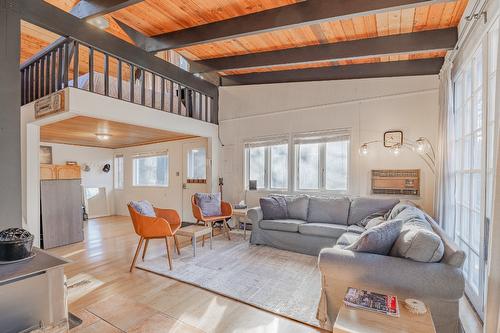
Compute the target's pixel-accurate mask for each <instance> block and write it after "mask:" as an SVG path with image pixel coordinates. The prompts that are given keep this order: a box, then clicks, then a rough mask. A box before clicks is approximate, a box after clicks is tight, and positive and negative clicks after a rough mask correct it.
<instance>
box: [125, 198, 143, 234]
mask: <svg viewBox="0 0 500 333" xmlns="http://www.w3.org/2000/svg"><path fill="white" fill-rule="evenodd" d="M127 208H128V212H129V213H130V218H131V219H132V224H133V225H134V231H135V233H136V234H138V235H141V230H142V221H141V216H142V215H141V214H139V213H138V212H137V211H136V210H135V209H134V207H133V206H132V205H131V204H127Z"/></svg>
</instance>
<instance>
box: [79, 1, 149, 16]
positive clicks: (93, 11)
mask: <svg viewBox="0 0 500 333" xmlns="http://www.w3.org/2000/svg"><path fill="white" fill-rule="evenodd" d="M142 1H143V0H80V2H78V3H77V4H76V5H75V7H73V8H72V9H71V11H70V13H71V14H72V15H74V16H76V17H78V18H79V19H91V18H95V17H97V16H101V15H105V14H108V13H112V12H115V11H117V10H119V9H122V8H125V7H128V6H132V5H134V4H136V3H139V2H142Z"/></svg>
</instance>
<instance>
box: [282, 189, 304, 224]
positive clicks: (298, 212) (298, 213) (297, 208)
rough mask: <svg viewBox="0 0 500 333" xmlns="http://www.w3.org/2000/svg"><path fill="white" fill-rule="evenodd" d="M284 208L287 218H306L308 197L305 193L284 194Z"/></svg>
mask: <svg viewBox="0 0 500 333" xmlns="http://www.w3.org/2000/svg"><path fill="white" fill-rule="evenodd" d="M285 201H286V209H287V212H288V218H289V219H296V220H304V221H306V220H307V210H308V208H309V197H308V196H307V195H297V196H291V195H287V196H285Z"/></svg>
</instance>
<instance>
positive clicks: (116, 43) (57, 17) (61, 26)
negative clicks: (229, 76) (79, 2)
mask: <svg viewBox="0 0 500 333" xmlns="http://www.w3.org/2000/svg"><path fill="white" fill-rule="evenodd" d="M12 6H13V9H14V10H16V11H17V12H18V13H19V15H20V17H21V19H23V20H25V21H28V22H30V23H32V24H35V25H37V26H39V27H41V28H44V29H47V30H49V31H52V32H54V33H56V34H59V35H61V36H70V37H72V38H74V39H76V40H79V41H82V42H84V43H87V44H89V45H92V46H93V47H95V48H97V49H99V50H101V51H103V52H106V53H109V54H110V55H113V56H115V57H118V58H122V59H126V60H127V61H129V62H131V63H133V64H135V65H138V66H140V67H143V68H147V69H148V70H150V71H152V72H155V73H157V74H159V75H163V76H165V77H167V78H169V79H171V80H173V81H175V82H178V83H180V84H182V85H183V86H185V87H189V88H191V89H194V90H197V91H199V92H202V93H204V94H206V95H208V96H210V97H213V98H214V99H217V98H218V94H219V93H218V88H217V86H216V85H214V84H212V83H210V82H207V81H205V80H203V79H201V78H198V77H196V76H195V75H193V74H191V73H189V72H187V71H185V70H182V69H181V68H179V67H177V66H175V65H173V64H171V63H168V62H166V61H164V60H162V59H160V58H158V57H156V56H154V55H153V54H150V53H148V52H147V51H145V50H143V49H141V48H139V47H137V46H134V45H132V44H130V43H128V42H126V41H124V40H121V39H120V38H118V37H115V36H113V35H111V34H108V33H107V32H105V31H102V30H100V29H98V28H96V27H94V26H92V25H90V24H85V23H84V22H82V21H81V20H79V19H78V18H76V17H75V16H73V15H71V14H69V13H66V12H65V11H62V10H60V9H58V8H56V7H54V6H52V5H50V4H49V3H47V2H45V1H43V0H17V1H15V2H12Z"/></svg>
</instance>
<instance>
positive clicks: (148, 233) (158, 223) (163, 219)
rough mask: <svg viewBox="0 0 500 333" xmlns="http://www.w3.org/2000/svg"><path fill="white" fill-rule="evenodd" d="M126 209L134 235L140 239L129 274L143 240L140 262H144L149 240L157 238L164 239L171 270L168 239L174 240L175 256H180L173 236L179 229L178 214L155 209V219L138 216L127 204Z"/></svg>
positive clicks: (170, 252) (170, 210) (170, 253)
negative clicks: (132, 225)
mask: <svg viewBox="0 0 500 333" xmlns="http://www.w3.org/2000/svg"><path fill="white" fill-rule="evenodd" d="M127 207H128V211H129V212H130V217H131V218H132V222H133V224H134V230H135V233H136V234H137V235H139V236H140V237H141V238H140V239H139V244H138V245H137V249H136V250H135V255H134V259H133V261H132V265H130V272H132V271H133V269H134V267H135V262H136V260H137V256H138V255H139V252H140V251H141V247H142V243H143V242H144V240H146V242H145V244H144V251H143V252H142V260H144V257H145V256H146V251H147V249H148V245H149V240H150V239H158V238H163V239H165V245H166V247H167V257H168V266H169V268H170V270H172V248H171V245H170V242H169V239H172V238H173V239H174V242H175V247H176V249H177V254H179V255H180V254H181V252H180V249H179V242H178V240H177V236H176V235H175V233H176V232H177V230H179V228H180V227H181V219H180V217H179V214H178V213H177V212H176V211H175V210H173V209H160V208H156V207H155V208H154V210H155V213H156V217H151V216H145V215H141V214H139V213H138V212H137V211H136V210H135V209H134V207H132V206H131V205H130V204H128V205H127Z"/></svg>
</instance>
